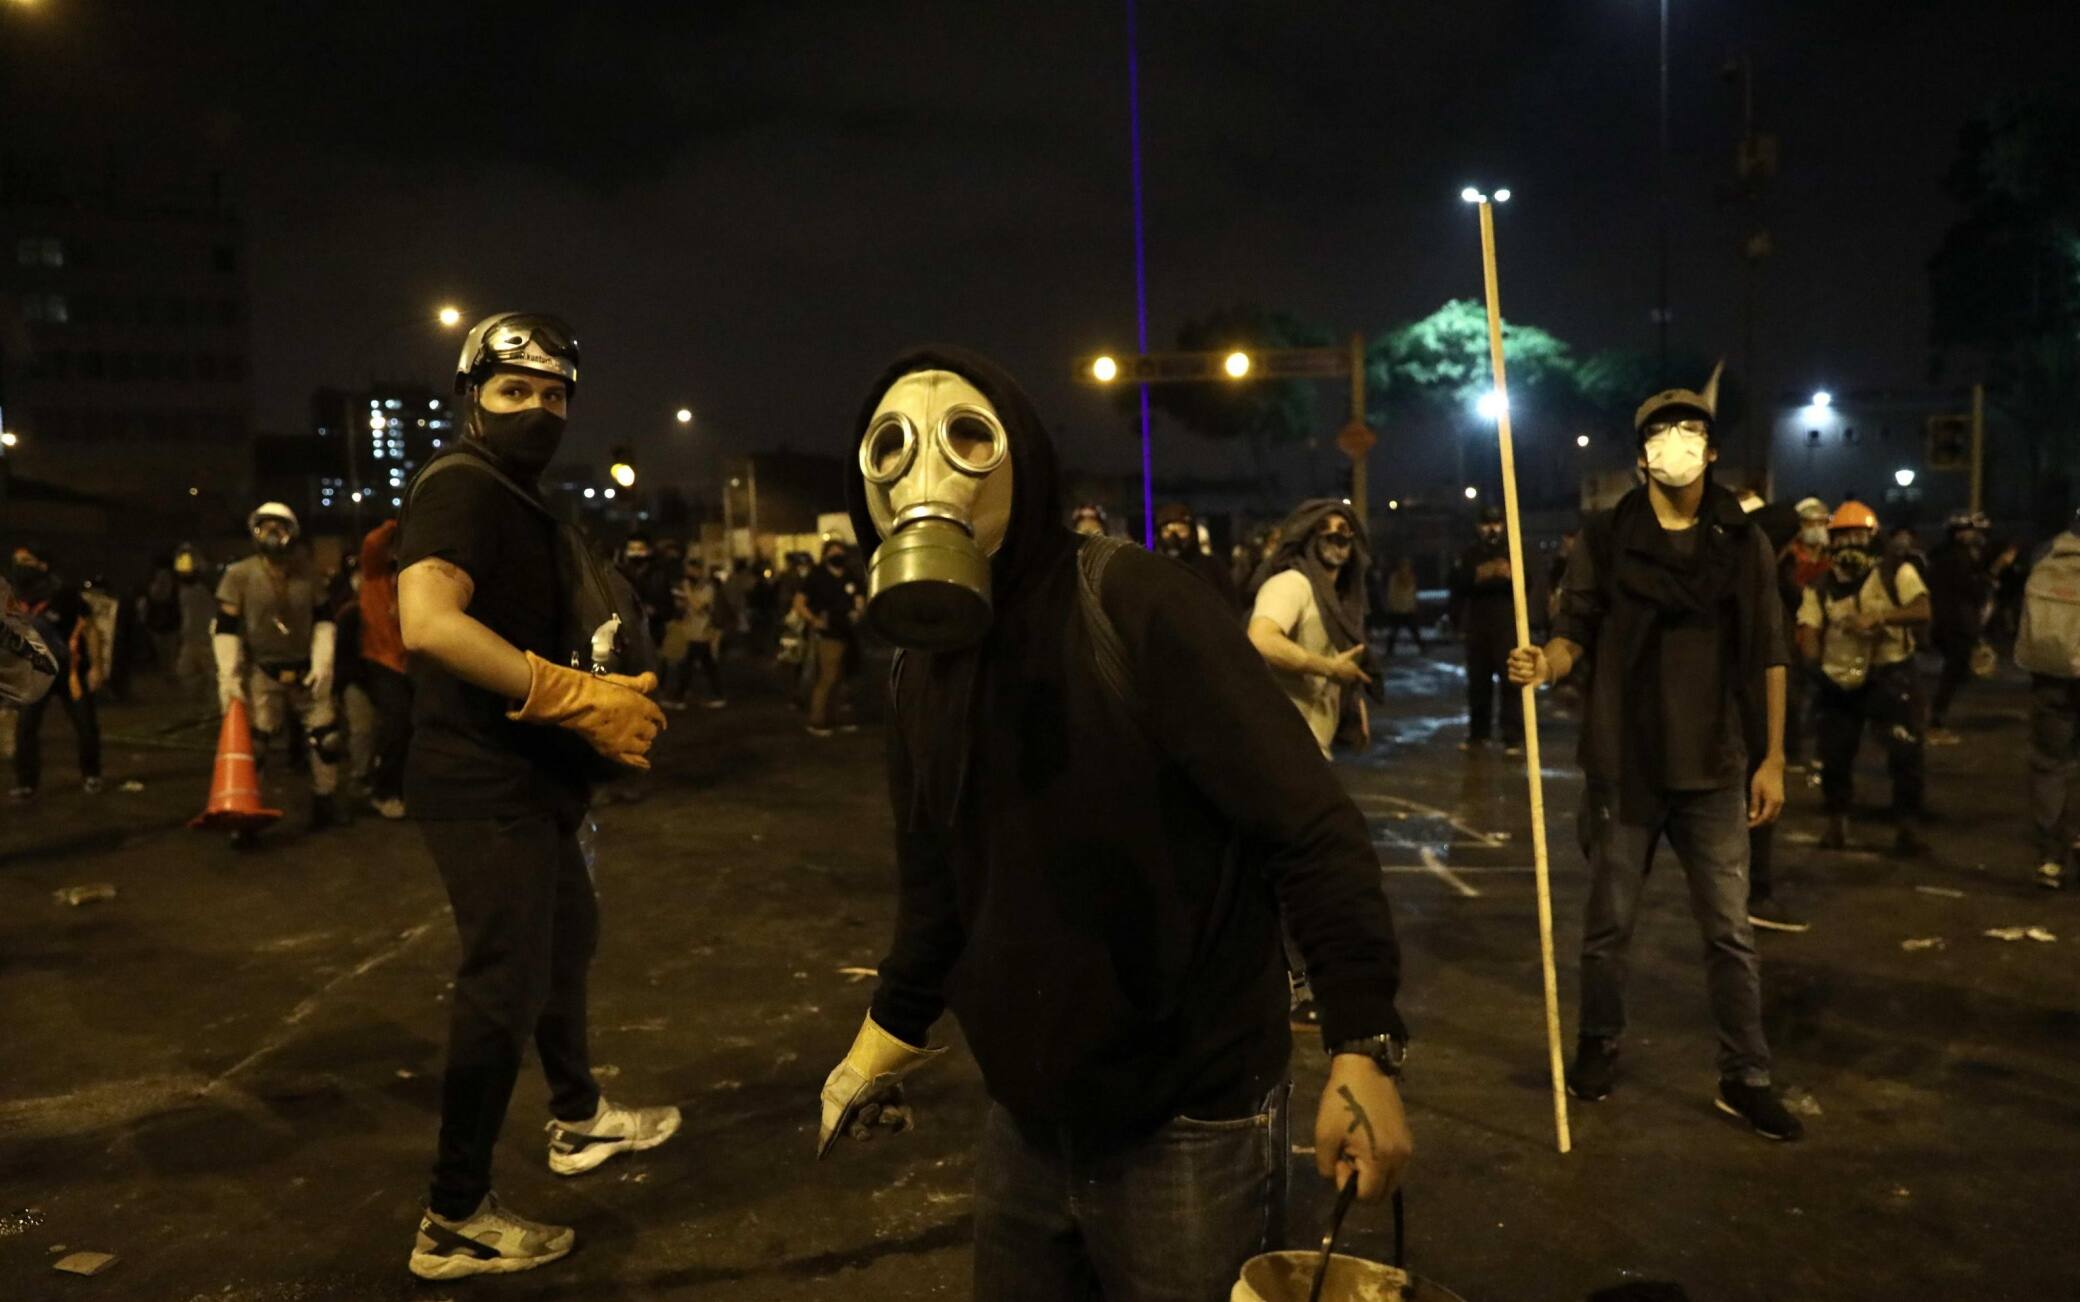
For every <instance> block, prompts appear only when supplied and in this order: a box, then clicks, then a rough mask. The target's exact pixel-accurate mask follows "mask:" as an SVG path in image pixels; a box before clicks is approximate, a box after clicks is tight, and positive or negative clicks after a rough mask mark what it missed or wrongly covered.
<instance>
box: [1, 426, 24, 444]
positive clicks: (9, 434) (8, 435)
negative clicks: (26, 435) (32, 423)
mask: <svg viewBox="0 0 2080 1302" xmlns="http://www.w3.org/2000/svg"><path fill="white" fill-rule="evenodd" d="M21 441H22V436H21V435H19V434H17V433H15V432H14V431H13V430H8V431H6V432H5V433H0V448H11V447H13V446H15V445H16V444H18V443H20V442H21Z"/></svg>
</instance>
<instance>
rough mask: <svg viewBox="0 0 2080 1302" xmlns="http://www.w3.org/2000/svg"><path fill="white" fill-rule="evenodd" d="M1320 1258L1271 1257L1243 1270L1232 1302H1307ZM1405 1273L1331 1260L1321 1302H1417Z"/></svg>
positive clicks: (1339, 1258)
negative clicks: (1414, 1300)
mask: <svg viewBox="0 0 2080 1302" xmlns="http://www.w3.org/2000/svg"><path fill="white" fill-rule="evenodd" d="M1321 1260H1322V1254H1321V1253H1319V1252H1267V1253H1264V1254H1263V1255H1262V1256H1257V1257H1251V1258H1250V1259H1249V1260H1248V1261H1246V1262H1244V1263H1243V1265H1242V1278H1241V1279H1238V1280H1236V1281H1235V1288H1234V1291H1232V1292H1230V1293H1229V1294H1228V1302H1307V1297H1308V1292H1309V1291H1310V1290H1311V1289H1313V1287H1314V1272H1315V1268H1316V1267H1317V1266H1318V1265H1320V1264H1321ZM1408 1285H1409V1278H1408V1273H1407V1272H1406V1271H1400V1270H1396V1269H1394V1268H1393V1267H1392V1266H1382V1265H1380V1264H1379V1263H1378V1262H1376V1261H1366V1260H1364V1259H1363V1258H1361V1257H1346V1256H1344V1255H1343V1254H1342V1253H1340V1252H1339V1253H1335V1254H1333V1255H1331V1256H1330V1258H1329V1278H1328V1281H1327V1282H1326V1283H1325V1284H1323V1285H1322V1299H1321V1302H1405V1300H1406V1302H1413V1299H1415V1298H1416V1297H1418V1296H1421V1295H1419V1294H1415V1293H1411V1292H1409V1291H1408Z"/></svg>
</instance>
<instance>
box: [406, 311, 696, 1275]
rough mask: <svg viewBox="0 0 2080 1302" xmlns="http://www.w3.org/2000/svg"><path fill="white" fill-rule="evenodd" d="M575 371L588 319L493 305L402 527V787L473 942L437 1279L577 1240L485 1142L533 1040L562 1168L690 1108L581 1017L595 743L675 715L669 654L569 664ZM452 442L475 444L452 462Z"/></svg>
mask: <svg viewBox="0 0 2080 1302" xmlns="http://www.w3.org/2000/svg"><path fill="white" fill-rule="evenodd" d="M577 381H578V345H577V340H576V339H575V337H573V335H572V333H571V330H570V327H569V326H567V325H565V324H564V323H563V322H562V321H561V320H559V319H557V318H556V317H553V316H546V315H540V314H535V313H524V312H507V313H500V314H497V315H495V316H490V317H487V318H485V319H484V320H482V321H480V322H478V323H477V324H476V325H475V326H474V327H473V328H472V329H471V330H470V332H469V334H468V336H467V337H466V338H465V339H464V340H463V345H462V353H461V356H460V358H459V359H458V360H457V362H456V368H455V388H456V391H457V393H458V394H460V395H462V398H463V406H464V410H465V416H464V421H463V428H464V437H463V438H460V439H457V440H454V441H453V442H452V443H451V444H450V445H449V446H448V447H447V448H445V449H443V450H442V452H441V454H440V455H439V456H437V457H435V458H434V459H433V460H432V461H430V462H428V463H427V465H426V466H425V467H424V468H423V469H421V470H420V471H419V475H418V477H417V478H416V479H415V480H414V481H413V483H412V485H411V488H410V496H409V497H408V498H407V500H406V503H405V508H404V517H403V523H402V526H401V530H400V533H399V537H398V547H397V565H398V579H397V601H398V616H399V629H400V632H401V633H402V635H403V638H404V645H405V650H406V651H407V652H408V653H409V655H410V657H411V668H412V690H413V698H412V738H411V746H410V750H409V752H408V754H407V756H406V760H405V783H404V799H405V804H406V806H407V807H408V808H409V809H410V811H411V814H412V816H413V818H415V819H417V820H418V821H419V823H420V828H421V831H422V833H423V834H424V836H425V839H426V845H427V849H428V850H429V851H430V852H431V853H432V857H433V862H434V866H435V867H436V868H437V869H438V870H439V872H440V875H441V881H442V884H443V885H444V886H445V887H446V888H447V892H448V901H449V903H450V904H451V905H452V906H453V909H454V915H455V927H456V930H457V931H458V932H459V933H460V936H461V941H462V963H461V967H460V968H459V969H458V970H457V972H456V976H455V986H454V999H453V1001H452V1007H451V1012H450V1017H449V1022H448V1055H447V1065H446V1068H445V1070H444V1072H443V1075H442V1079H441V1124H440V1144H439V1155H438V1157H437V1159H436V1161H435V1163H434V1169H433V1184H432V1189H431V1191H430V1193H429V1195H428V1198H427V1206H426V1211H425V1214H424V1215H423V1216H422V1217H421V1218H420V1221H419V1232H418V1236H417V1238H416V1239H415V1240H414V1243H413V1248H412V1253H411V1257H410V1261H409V1266H410V1269H411V1272H412V1273H413V1274H414V1275H417V1276H419V1277H420V1278H422V1279H455V1278H459V1277H462V1276H466V1275H479V1274H504V1273H508V1272H511V1271H516V1270H527V1269H530V1268H533V1267H536V1266H540V1265H543V1264H545V1263H547V1262H551V1261H555V1260H557V1259H558V1258H560V1257H562V1256H564V1255H565V1254H567V1253H568V1252H569V1251H570V1250H571V1245H572V1243H573V1242H574V1240H575V1235H574V1233H573V1232H572V1231H571V1230H570V1229H569V1228H566V1227H562V1226H556V1225H547V1224H542V1223H540V1222H537V1221H532V1220H529V1219H527V1218H526V1217H523V1216H521V1215H519V1214H518V1213H516V1212H514V1211H512V1210H510V1209H508V1208H507V1207H506V1206H505V1205H504V1204H502V1203H501V1202H500V1201H499V1199H498V1196H497V1195H496V1194H495V1193H494V1192H492V1184H491V1155H492V1148H493V1146H494V1144H495V1143H496V1142H497V1140H498V1134H499V1130H500V1129H501V1128H502V1126H503V1125H504V1123H505V1115H506V1107H507V1105H508V1103H509V1102H510V1101H511V1099H512V1094H513V1086H514V1083H515V1081H516V1080H517V1079H518V1077H519V1072H520V1059H521V1053H522V1050H523V1049H524V1048H525V1047H526V1045H527V1044H528V1042H529V1041H532V1042H533V1044H534V1046H535V1050H536V1052H537V1055H538V1056H539V1057H540V1059H541V1064H542V1073H543V1075H545V1076H546V1077H547V1078H548V1082H549V1112H550V1118H551V1119H550V1121H549V1123H548V1127H547V1129H548V1134H549V1142H548V1154H547V1156H548V1165H549V1169H550V1170H551V1171H553V1172H555V1173H556V1174H558V1175H577V1174H580V1173H582V1172H586V1171H590V1170H592V1169H594V1168H596V1167H597V1166H599V1165H600V1164H601V1163H602V1162H605V1161H607V1160H608V1159H610V1158H612V1157H614V1156H615V1155H617V1154H620V1153H627V1152H635V1151H641V1150H644V1149H650V1148H654V1147H656V1146H657V1145H659V1144H661V1143H663V1142H664V1141H665V1140H667V1139H669V1138H670V1137H671V1136H672V1135H673V1134H674V1133H675V1132H676V1131H677V1130H678V1128H679V1112H678V1109H676V1108H631V1107H623V1106H621V1105H619V1104H615V1103H610V1102H608V1101H607V1099H606V1098H605V1097H604V1096H603V1095H602V1094H601V1093H600V1087H599V1083H598V1081H597V1080H596V1079H595V1078H594V1076H593V1072H592V1066H591V1058H590V1049H589V1046H588V1044H587V1037H586V1005H587V998H586V982H587V976H588V973H589V970H590V968H591V964H592V956H593V953H594V951H595V949H596V948H597V947H598V941H599V912H598V907H597V904H596V901H595V899H594V896H593V889H592V877H591V866H590V863H589V862H588V855H587V852H586V850H585V849H584V848H583V846H581V844H580V840H579V834H580V830H581V829H582V828H583V827H584V826H585V825H586V824H587V822H588V820H589V817H590V815H589V810H588V805H589V802H590V799H591V791H590V787H589V784H588V781H587V776H588V773H589V771H590V769H591V767H592V758H591V757H592V756H593V755H595V754H597V755H599V756H603V757H605V758H606V759H608V760H612V761H616V762H617V763H619V764H621V765H624V766H631V767H636V768H647V767H648V766H649V761H648V759H647V758H646V756H647V755H648V753H649V751H650V747H651V744H652V743H653V742H654V741H655V740H656V737H657V734H658V733H659V732H661V731H662V730H663V728H664V715H663V714H662V713H661V712H660V711H659V710H658V708H657V706H656V704H655V703H654V702H652V701H651V700H650V699H649V694H650V693H652V692H654V691H655V690H656V688H657V678H656V675H655V674H651V673H644V674H641V675H637V676H628V675H623V674H617V673H591V672H587V670H586V669H585V668H583V667H572V666H567V665H565V664H563V663H559V660H560V659H561V658H562V656H563V649H562V645H561V644H562V638H563V625H564V620H565V611H566V608H567V606H568V605H569V603H570V600H571V596H572V594H570V593H567V592H565V591H564V590H563V589H564V580H563V577H562V575H561V573H560V567H559V564H558V546H559V535H558V525H557V524H556V522H555V521H554V520H553V519H552V518H551V517H550V516H549V515H548V514H547V513H546V512H545V511H543V510H542V509H540V506H539V501H540V489H539V487H538V484H537V480H538V477H539V476H540V475H541V473H542V470H543V469H544V468H545V467H546V466H548V464H549V462H550V461H551V460H552V459H553V458H554V457H555V455H556V451H557V448H558V446H559V445H560V444H561V442H562V439H563V432H564V420H565V415H566V413H567V411H568V409H569V403H570V401H571V395H572V393H573V392H574V390H575V389H576V387H577ZM456 457H469V458H475V459H480V462H481V463H480V464H459V465H446V464H444V463H446V462H447V461H448V459H450V458H456ZM437 472H446V473H437Z"/></svg>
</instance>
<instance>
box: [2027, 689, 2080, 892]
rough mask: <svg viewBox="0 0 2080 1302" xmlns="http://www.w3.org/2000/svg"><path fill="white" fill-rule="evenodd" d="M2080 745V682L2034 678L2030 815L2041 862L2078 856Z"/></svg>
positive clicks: (2031, 704) (2031, 713) (2062, 862)
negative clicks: (2075, 797)
mask: <svg viewBox="0 0 2080 1302" xmlns="http://www.w3.org/2000/svg"><path fill="white" fill-rule="evenodd" d="M2076 742H2080V679H2072V678H2053V677H2051V676H2049V675H2048V674H2031V675H2030V680H2029V810H2030V817H2031V820H2032V821H2033V822H2035V824H2036V826H2037V862H2038V863H2055V864H2059V865H2061V866H2063V865H2064V864H2065V863H2066V862H2067V860H2068V859H2070V858H2071V856H2072V844H2073V829H2072V827H2071V825H2070V824H2069V823H2068V822H2067V817H2066V814H2067V810H2069V809H2070V808H2071V807H2072V806H2071V803H2070V802H2069V801H2068V800H2067V798H2066V795H2067V789H2068V787H2069V786H2070V784H2071V783H2072V780H2073V770H2074V767H2075V764H2074V760H2075V749H2076V748H2075V743H2076Z"/></svg>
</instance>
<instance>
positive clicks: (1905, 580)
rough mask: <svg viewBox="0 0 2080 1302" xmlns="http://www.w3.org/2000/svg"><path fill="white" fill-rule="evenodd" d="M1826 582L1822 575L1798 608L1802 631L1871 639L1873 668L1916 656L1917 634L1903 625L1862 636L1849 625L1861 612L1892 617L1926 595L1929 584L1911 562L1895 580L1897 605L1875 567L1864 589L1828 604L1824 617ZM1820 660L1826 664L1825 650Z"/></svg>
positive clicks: (1901, 569) (1889, 626)
mask: <svg viewBox="0 0 2080 1302" xmlns="http://www.w3.org/2000/svg"><path fill="white" fill-rule="evenodd" d="M1827 582H1828V580H1827V577H1826V576H1825V575H1823V576H1821V577H1820V578H1818V579H1816V580H1814V581H1813V583H1812V584H1811V585H1810V586H1809V587H1807V588H1806V595H1805V596H1804V597H1803V598H1802V599H1801V600H1800V602H1799V606H1798V626H1799V627H1800V628H1817V629H1822V630H1823V631H1822V633H1821V636H1822V637H1823V638H1835V637H1856V638H1868V640H1869V642H1870V662H1871V665H1872V666H1873V667H1880V666H1884V665H1896V664H1898V663H1899V662H1900V661H1902V660H1905V659H1906V658H1907V657H1909V656H1911V655H1913V654H1914V635H1913V633H1912V631H1911V630H1909V629H1907V628H1905V627H1903V626H1901V625H1898V624H1888V625H1886V626H1885V628H1884V629H1883V630H1882V631H1881V632H1877V633H1872V634H1867V635H1860V634H1856V633H1852V632H1850V631H1849V624H1848V621H1849V617H1850V616H1852V615H1854V614H1855V613H1856V612H1857V611H1858V610H1859V609H1860V610H1862V611H1863V613H1864V614H1866V615H1889V614H1891V613H1892V612H1893V611H1895V610H1901V609H1904V608H1905V607H1907V606H1911V605H1913V604H1914V603H1915V602H1917V601H1919V600H1921V598H1923V597H1925V596H1927V595H1928V585H1927V584H1926V583H1923V582H1922V581H1921V572H1920V571H1919V570H1916V569H1915V568H1914V565H1913V563H1912V562H1911V561H1905V562H1902V563H1901V564H1900V567H1899V572H1898V573H1897V574H1895V575H1893V578H1892V586H1893V587H1894V588H1896V589H1897V590H1898V591H1899V604H1898V605H1894V604H1893V601H1892V598H1891V597H1889V596H1887V595H1886V593H1885V580H1884V579H1882V578H1880V577H1879V575H1878V569H1877V567H1876V566H1872V567H1871V572H1870V573H1869V574H1867V575H1865V576H1864V579H1863V586H1862V587H1861V588H1859V589H1857V591H1856V593H1855V595H1853V596H1848V597H1837V598H1835V599H1833V600H1831V601H1828V602H1827V610H1826V614H1825V617H1824V618H1823V617H1822V613H1821V609H1820V603H1821V601H1822V600H1823V598H1822V597H1821V595H1820V591H1821V589H1822V588H1824V587H1826V586H1827ZM1821 659H1822V662H1823V663H1824V662H1825V660H1826V654H1825V648H1823V649H1822V655H1821Z"/></svg>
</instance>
